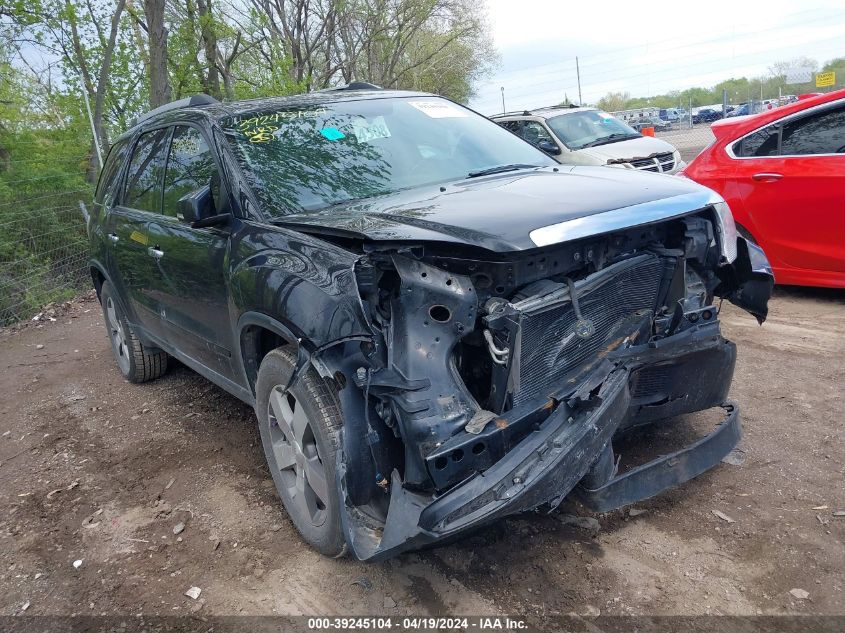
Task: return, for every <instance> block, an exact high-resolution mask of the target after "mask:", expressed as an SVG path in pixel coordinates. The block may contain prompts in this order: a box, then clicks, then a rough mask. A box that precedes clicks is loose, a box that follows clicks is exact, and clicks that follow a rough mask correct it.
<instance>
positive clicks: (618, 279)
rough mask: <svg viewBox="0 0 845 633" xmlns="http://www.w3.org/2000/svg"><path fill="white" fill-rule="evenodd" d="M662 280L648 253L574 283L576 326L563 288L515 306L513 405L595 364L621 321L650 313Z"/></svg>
mask: <svg viewBox="0 0 845 633" xmlns="http://www.w3.org/2000/svg"><path fill="white" fill-rule="evenodd" d="M662 275H663V265H662V263H661V261H660V258H659V257H657V256H656V255H651V254H647V255H639V256H637V257H633V258H631V259H627V260H625V261H622V262H618V263H616V264H613V265H611V266H609V267H607V268H605V269H603V270H601V271H599V272H597V273H595V274H593V275H591V276H589V277H587V278H585V279H583V280H581V281H578V282H576V283H575V294H576V296H577V297H578V303H579V305H580V308H581V316H582V317H583V318H582V320H581V321H580V322H579V320H578V318H577V317H576V315H575V310H574V308H573V305H572V301H571V299H570V297H569V292H568V289H567V288H566V285H565V284H562V285H561V287H560V288H559V289H558V290H556V291H554V292H552V293H550V294H546V295H544V296H542V297H537V296H534V297H529V298H527V299H525V300H523V301H520V302H518V303H516V304H514V308H516V309H517V310H519V312H520V327H519V334H518V337H519V345H518V360H519V366H518V369H517V372H518V381H517V384H518V388H517V389H516V390H515V392H514V393H513V406H517V405H519V404H521V403H523V402H526V401H528V400H531V399H533V398H535V397H538V396H540V395H545V394H543V392H544V391H554V390H556V387H559V386H563V385H562V381H563V380H564V379H565V378H566V377H567V375H569V374H571V373H573V372H574V371H575V370H577V369H578V368H579V366H581V365H583V364H584V363H586V362H590V361H592V360H594V359H596V358H597V355H598V354H599V353H601V352H602V351H603V350H604V349H606V348H607V347H608V346H609V345H610V344H611V343H612V342H613V341H611V340H610V339H611V337H612V335H613V333H614V332H615V331H616V330H617V327H618V326H619V325H620V323H621V322H622V321H623V320H625V319H626V318H629V317H630V316H631V315H633V314H634V313H636V312H639V311H643V310H654V308H655V303H656V301H657V294H658V292H659V289H660V282H661V278H662Z"/></svg>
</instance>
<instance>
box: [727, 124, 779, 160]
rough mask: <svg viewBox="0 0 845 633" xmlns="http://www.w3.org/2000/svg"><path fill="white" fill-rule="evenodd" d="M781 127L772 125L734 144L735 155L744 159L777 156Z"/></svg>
mask: <svg viewBox="0 0 845 633" xmlns="http://www.w3.org/2000/svg"><path fill="white" fill-rule="evenodd" d="M779 137H780V126H779V125H770V126H768V127H764V128H763V129H761V130H757V131H756V132H754V133H753V134H749V135H748V136H746V137H745V138H743V139H741V140H739V141H737V142H736V143H734V146H733V150H734V154H736V155H737V156H742V157H744V158H745V157H752V156H777V154H778V140H779Z"/></svg>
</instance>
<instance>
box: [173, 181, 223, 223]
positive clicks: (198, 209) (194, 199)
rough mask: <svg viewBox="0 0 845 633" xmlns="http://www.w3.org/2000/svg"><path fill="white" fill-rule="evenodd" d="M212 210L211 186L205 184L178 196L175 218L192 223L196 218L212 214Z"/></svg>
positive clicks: (200, 218) (199, 218)
mask: <svg viewBox="0 0 845 633" xmlns="http://www.w3.org/2000/svg"><path fill="white" fill-rule="evenodd" d="M213 211H214V204H213V203H212V201H211V187H210V186H209V185H205V186H204V187H200V188H199V189H196V190H194V191H191V192H190V193H186V194H185V195H184V196H182V197H181V198H179V210H178V211H177V212H176V219H177V220H181V221H182V222H186V223H188V224H193V223H194V222H196V221H197V220H202V219H203V218H206V217H208V216H210V215H212V212H213Z"/></svg>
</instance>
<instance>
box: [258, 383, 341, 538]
mask: <svg viewBox="0 0 845 633" xmlns="http://www.w3.org/2000/svg"><path fill="white" fill-rule="evenodd" d="M267 420H268V423H269V426H270V442H271V445H272V449H273V460H272V462H271V464H270V466H271V468H272V467H275V468H276V469H277V470H278V472H279V473H280V475H281V478H282V482H283V484H284V486H285V488H286V489H287V492H288V494H289V495H290V499H291V502H292V503H293V504H294V505H295V506H296V507H297V509H298V510H300V511H302V512H303V513H304V514H305V516H307V517H308V518H309V519H310V520H311V523H312V524H313V525H315V526H320V525H322V524H323V523H324V522H325V520H326V506H327V505H328V501H329V495H328V491H329V489H328V487H329V485H330V484H329V482H328V480H327V477H326V470H325V468H324V466H323V462H322V460H321V459H320V455H319V453H318V451H317V441H316V438H315V437H314V429H313V427H312V425H311V421H310V420H309V419H308V415H307V414H306V412H305V409H304V407H303V406H302V404H301V403H300V402H299V401H298V400H297V399H296V396H294V395H293V394H292V393H291V392H289V391H288V392H285V391H284V387H283V386H282V385H277V386H275V387H274V388H273V389H272V390H271V391H270V402H269V403H268V406H267Z"/></svg>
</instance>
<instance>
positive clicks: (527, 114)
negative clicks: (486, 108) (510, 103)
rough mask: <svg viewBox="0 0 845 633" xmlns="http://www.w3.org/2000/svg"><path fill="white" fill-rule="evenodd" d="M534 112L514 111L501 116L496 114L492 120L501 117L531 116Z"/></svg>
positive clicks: (503, 113)
mask: <svg viewBox="0 0 845 633" xmlns="http://www.w3.org/2000/svg"><path fill="white" fill-rule="evenodd" d="M532 114H533V112H531V110H513V111H512V112H502V113H501V114H494V115H492V116H491V117H490V118H491V119H495V118H496V117H499V116H531V115H532Z"/></svg>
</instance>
